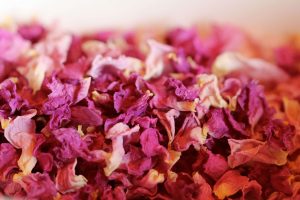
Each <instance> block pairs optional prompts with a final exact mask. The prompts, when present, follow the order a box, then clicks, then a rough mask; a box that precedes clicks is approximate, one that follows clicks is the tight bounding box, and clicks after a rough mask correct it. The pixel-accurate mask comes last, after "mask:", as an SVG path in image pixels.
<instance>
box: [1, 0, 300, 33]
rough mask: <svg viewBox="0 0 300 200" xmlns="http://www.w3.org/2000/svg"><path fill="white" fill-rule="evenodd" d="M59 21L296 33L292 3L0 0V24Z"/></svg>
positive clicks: (85, 25) (298, 10) (84, 26)
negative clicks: (11, 20)
mask: <svg viewBox="0 0 300 200" xmlns="http://www.w3.org/2000/svg"><path fill="white" fill-rule="evenodd" d="M7 17H12V18H14V19H17V20H19V21H26V20H29V19H31V18H37V19H39V20H41V21H43V22H44V23H50V22H53V21H59V24H60V25H61V27H63V28H66V29H68V30H76V31H80V30H84V31H86V30H93V29H95V28H130V27H136V26H141V25H142V26H147V25H149V26H151V25H153V24H158V25H164V26H166V25H167V26H174V25H180V26H190V25H194V24H197V23H199V22H202V23H203V22H206V23H207V22H219V23H230V24H234V25H237V26H241V27H243V28H245V29H248V30H250V31H252V32H254V33H261V32H263V33H271V34H286V33H294V32H300V1H298V0H248V1H246V0H0V20H3V19H5V18H7Z"/></svg>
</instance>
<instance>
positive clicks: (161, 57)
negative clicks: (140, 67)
mask: <svg viewBox="0 0 300 200" xmlns="http://www.w3.org/2000/svg"><path fill="white" fill-rule="evenodd" d="M148 45H149V47H150V53H149V54H148V56H147V58H146V61H145V67H146V69H145V75H144V79H146V80H149V79H152V78H157V77H159V76H160V75H161V74H162V73H163V71H164V68H165V59H166V55H167V53H170V52H171V51H172V50H173V48H172V47H170V46H167V45H165V44H161V43H158V42H156V41H155V40H148Z"/></svg>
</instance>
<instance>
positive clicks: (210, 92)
mask: <svg viewBox="0 0 300 200" xmlns="http://www.w3.org/2000/svg"><path fill="white" fill-rule="evenodd" d="M197 81H198V86H199V88H200V93H199V97H200V102H199V103H200V104H201V105H203V106H205V107H207V108H209V107H210V106H213V107H218V108H224V107H227V102H226V101H225V100H224V99H223V98H222V96H221V94H220V90H219V87H218V79H217V77H216V76H215V75H213V74H210V75H208V74H201V75H199V76H198V77H197Z"/></svg>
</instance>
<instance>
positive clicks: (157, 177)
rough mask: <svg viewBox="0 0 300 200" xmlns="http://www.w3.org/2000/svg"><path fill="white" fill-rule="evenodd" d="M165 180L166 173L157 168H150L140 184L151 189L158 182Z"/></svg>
mask: <svg viewBox="0 0 300 200" xmlns="http://www.w3.org/2000/svg"><path fill="white" fill-rule="evenodd" d="M164 180H165V177H164V174H162V173H159V172H158V171H157V170H155V169H150V170H149V171H148V173H147V174H146V175H145V176H144V177H143V178H142V179H141V180H140V184H141V185H142V186H143V187H145V188H147V189H151V188H153V187H155V186H156V185H157V184H159V183H162V182H164Z"/></svg>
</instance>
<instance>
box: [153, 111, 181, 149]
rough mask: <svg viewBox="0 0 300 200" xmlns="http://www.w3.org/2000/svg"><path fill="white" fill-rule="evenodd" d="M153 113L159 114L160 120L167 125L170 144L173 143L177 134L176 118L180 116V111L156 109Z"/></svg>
mask: <svg viewBox="0 0 300 200" xmlns="http://www.w3.org/2000/svg"><path fill="white" fill-rule="evenodd" d="M153 113H154V114H156V115H157V116H158V118H159V120H160V122H161V123H162V124H163V126H164V127H165V129H166V131H167V133H168V137H169V144H171V143H172V141H173V140H174V135H175V118H177V117H179V114H180V112H179V111H177V110H175V109H171V110H169V111H168V112H167V113H165V112H161V111H158V110H154V111H153Z"/></svg>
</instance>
